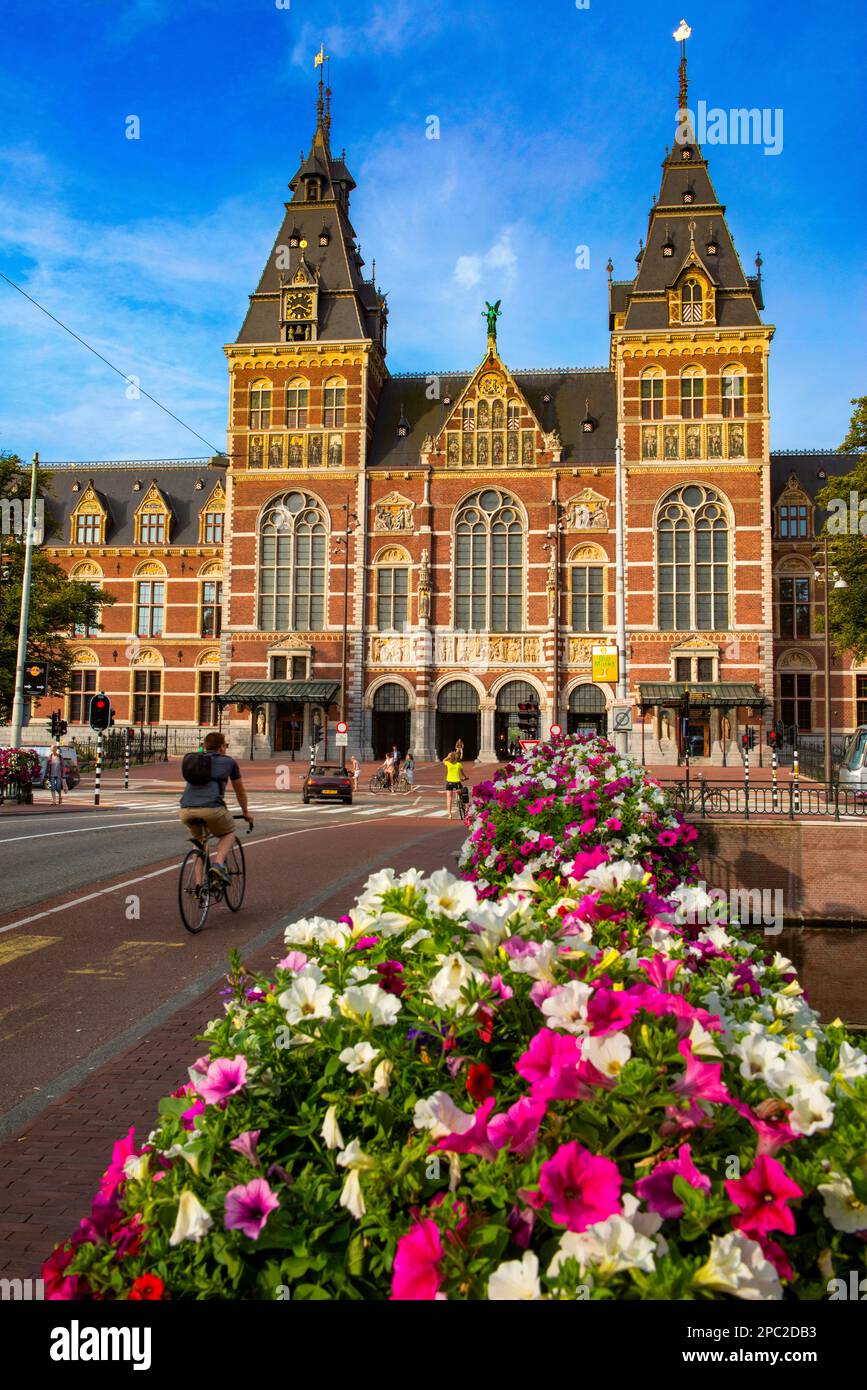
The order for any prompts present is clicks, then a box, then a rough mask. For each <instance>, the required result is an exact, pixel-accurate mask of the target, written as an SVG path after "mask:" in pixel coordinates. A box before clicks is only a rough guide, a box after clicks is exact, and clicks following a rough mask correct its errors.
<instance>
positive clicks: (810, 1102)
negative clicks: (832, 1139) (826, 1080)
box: [789, 1084, 834, 1134]
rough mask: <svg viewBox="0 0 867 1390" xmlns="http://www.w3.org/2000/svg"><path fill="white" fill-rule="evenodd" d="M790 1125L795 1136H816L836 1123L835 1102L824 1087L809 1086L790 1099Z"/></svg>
mask: <svg viewBox="0 0 867 1390" xmlns="http://www.w3.org/2000/svg"><path fill="white" fill-rule="evenodd" d="M789 1100H790V1104H791V1107H792V1109H791V1112H790V1114H789V1125H790V1126H791V1128H792V1129H793V1130H794V1132H795V1134H815V1133H816V1131H817V1130H819V1129H829V1128H830V1126H831V1125H832V1124H833V1122H834V1102H833V1101H832V1100H831V1097H830V1096H829V1095H828V1092H827V1090H826V1089H825V1088H824V1087H823V1086H818V1085H815V1084H813V1085H808V1086H803V1087H802V1088H801V1090H799V1091H796V1093H795V1095H794V1096H792V1097H790V1098H789Z"/></svg>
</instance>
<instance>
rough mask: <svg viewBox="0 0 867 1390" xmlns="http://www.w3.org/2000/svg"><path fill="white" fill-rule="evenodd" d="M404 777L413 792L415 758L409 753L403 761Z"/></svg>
mask: <svg viewBox="0 0 867 1390" xmlns="http://www.w3.org/2000/svg"><path fill="white" fill-rule="evenodd" d="M403 775H404V777H405V778H406V781H407V785H408V786H409V788H410V790H412V786H413V783H414V782H415V758H414V757H413V756H412V753H407V755H406V757H405V758H404V760H403Z"/></svg>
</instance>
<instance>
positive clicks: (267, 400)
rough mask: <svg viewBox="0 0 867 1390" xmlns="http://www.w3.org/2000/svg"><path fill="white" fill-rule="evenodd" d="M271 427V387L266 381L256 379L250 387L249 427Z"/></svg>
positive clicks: (255, 428) (262, 428) (263, 428)
mask: <svg viewBox="0 0 867 1390" xmlns="http://www.w3.org/2000/svg"><path fill="white" fill-rule="evenodd" d="M270 427H271V387H270V385H269V383H268V382H267V381H257V382H255V383H254V384H253V385H252V386H251V387H250V429H251V430H267V429H270Z"/></svg>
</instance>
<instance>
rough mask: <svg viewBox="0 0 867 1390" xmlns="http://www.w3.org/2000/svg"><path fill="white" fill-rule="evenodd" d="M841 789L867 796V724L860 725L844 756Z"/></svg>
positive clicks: (840, 773) (841, 770)
mask: <svg viewBox="0 0 867 1390" xmlns="http://www.w3.org/2000/svg"><path fill="white" fill-rule="evenodd" d="M839 778H840V787H841V789H842V788H843V787H846V788H849V789H851V790H852V791H856V792H862V793H863V794H864V795H865V796H867V724H859V725H858V727H857V729H856V730H855V732H854V734H853V735H852V737H851V738H850V739H849V742H848V743H847V744H846V751H845V752H844V754H843V761H842V763H841V764H840V770H839Z"/></svg>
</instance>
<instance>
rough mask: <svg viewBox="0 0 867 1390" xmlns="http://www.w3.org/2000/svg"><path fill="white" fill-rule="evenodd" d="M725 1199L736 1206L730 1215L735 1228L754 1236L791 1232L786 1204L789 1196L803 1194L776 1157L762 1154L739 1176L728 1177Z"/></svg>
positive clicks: (792, 1221)
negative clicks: (735, 1213)
mask: <svg viewBox="0 0 867 1390" xmlns="http://www.w3.org/2000/svg"><path fill="white" fill-rule="evenodd" d="M725 1189H726V1192H727V1193H728V1196H729V1199H730V1200H731V1201H732V1202H734V1204H735V1206H736V1207H738V1208H739V1209H740V1214H739V1215H738V1216H733V1217H732V1225H733V1226H734V1228H735V1230H738V1231H746V1233H747V1235H750V1236H755V1237H756V1238H758V1237H759V1236H762V1235H767V1234H768V1232H769V1231H784V1232H785V1233H786V1235H790V1236H791V1235H794V1234H795V1217H794V1213H793V1212H791V1211H790V1210H789V1207H788V1205H787V1203H788V1201H789V1199H790V1198H792V1197H803V1195H804V1193H803V1191H802V1190H801V1188H800V1187H799V1186H798V1184H797V1183H796V1182H793V1181H792V1179H791V1178H790V1177H789V1176H788V1174H787V1173H786V1170H785V1168H784V1167H783V1165H782V1163H780V1162H779V1161H778V1160H777V1159H776V1158H770V1157H769V1156H768V1155H767V1154H762V1156H761V1157H760V1158H757V1159H756V1161H755V1164H754V1165H753V1167H752V1168H751V1169H750V1171H749V1172H748V1173H747V1174H746V1176H745V1177H743V1178H729V1179H728V1180H727V1181H726V1184H725Z"/></svg>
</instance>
